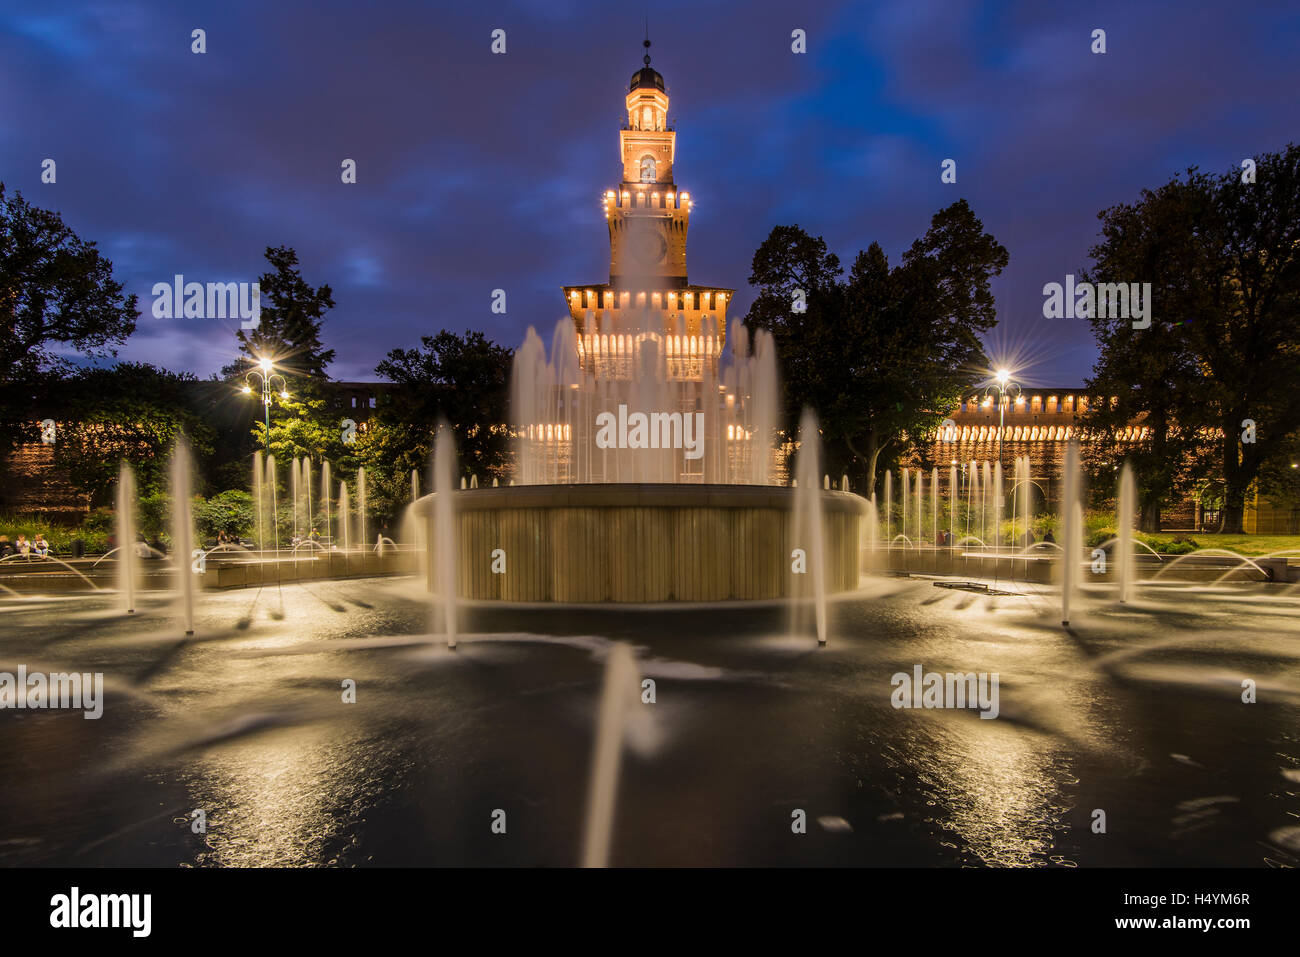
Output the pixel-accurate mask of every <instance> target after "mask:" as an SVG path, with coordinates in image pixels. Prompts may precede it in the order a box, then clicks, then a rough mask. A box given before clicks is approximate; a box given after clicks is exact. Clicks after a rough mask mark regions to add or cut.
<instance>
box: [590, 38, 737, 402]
mask: <svg viewBox="0 0 1300 957" xmlns="http://www.w3.org/2000/svg"><path fill="white" fill-rule="evenodd" d="M645 48H646V54H645V57H644V59H643V62H644V64H645V65H644V66H643V67H642V68H641V69H640V70H637V71H636V72H635V73H633V74H632V80H631V82H630V83H629V85H628V92H627V96H626V98H625V102H626V106H627V123H626V124H625V125H624V126H623V128H622V129H621V130H620V131H619V149H620V153H621V155H622V161H623V178H622V181H621V182H620V183H619V185H618V188H617V189H610V190H607V191H606V192H605V194H604V196H603V197H601V207H602V209H603V210H604V213H605V221H606V224H607V225H608V227H609V282H607V283H599V284H591V285H586V286H565V287H564V296H565V300H566V301H567V302H568V306H569V314H570V316H571V317H572V319H573V322H574V325H575V332H576V334H577V340H578V353H579V361H580V363H581V365H582V368H583V370H584V371H587V372H591V373H594V374H596V375H598V376H600V377H610V378H624V377H626V376H627V375H629V374H630V369H631V368H632V367H633V366H634V365H635V357H636V355H637V354H638V353H639V352H640V348H641V344H642V343H643V342H644V341H645V340H646V339H647V338H653V339H654V340H655V342H656V344H657V346H658V348H659V349H660V355H662V356H663V357H665V358H666V359H667V360H668V363H669V367H670V369H672V370H674V371H673V377H675V378H682V379H687V380H694V379H699V378H700V377H701V375H702V374H703V367H704V366H705V365H708V366H709V367H710V368H712V369H714V370H716V367H717V361H718V357H719V356H721V354H722V349H723V345H724V343H725V340H726V329H727V306H728V304H729V303H730V301H731V294H732V292H734V290H732V289H725V288H721V287H717V286H695V285H691V284H690V283H689V282H688V280H687V274H686V235H687V231H688V230H689V228H690V218H691V206H692V200H691V195H690V193H689V192H685V191H681V190H679V189H678V188H677V184H676V181H675V180H674V178H673V166H674V163H675V161H676V153H677V132H676V131H675V130H674V129H673V128H672V127H671V126H669V125H668V91H667V88H666V87H665V86H664V78H663V77H662V76H661V75H660V74H659V72H658V71H657V70H655V69H654V68H652V67H651V66H650V52H649V51H650V40H649V39H647V40H646V41H645Z"/></svg>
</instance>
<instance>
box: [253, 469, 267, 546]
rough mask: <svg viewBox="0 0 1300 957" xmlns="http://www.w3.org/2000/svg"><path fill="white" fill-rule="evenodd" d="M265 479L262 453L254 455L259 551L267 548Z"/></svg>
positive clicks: (254, 491) (254, 493)
mask: <svg viewBox="0 0 1300 957" xmlns="http://www.w3.org/2000/svg"><path fill="white" fill-rule="evenodd" d="M263 479H264V469H263V467H262V453H261V452H254V453H253V501H254V502H256V503H257V504H256V508H257V548H258V550H259V551H261V550H262V549H264V548H266V522H265V520H264V517H263V515H264V510H265V504H266V503H265V494H264V491H263V489H262V482H263Z"/></svg>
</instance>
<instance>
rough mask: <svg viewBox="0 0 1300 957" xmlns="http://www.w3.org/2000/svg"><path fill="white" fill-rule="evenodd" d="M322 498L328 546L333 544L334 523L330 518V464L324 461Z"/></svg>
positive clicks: (321, 469) (321, 482)
mask: <svg viewBox="0 0 1300 957" xmlns="http://www.w3.org/2000/svg"><path fill="white" fill-rule="evenodd" d="M320 497H321V509H322V511H324V513H325V542H326V544H327V545H332V544H333V523H332V522H331V517H330V464H329V462H325V461H322V462H321V464H320Z"/></svg>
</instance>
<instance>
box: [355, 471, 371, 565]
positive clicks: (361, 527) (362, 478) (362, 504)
mask: <svg viewBox="0 0 1300 957" xmlns="http://www.w3.org/2000/svg"><path fill="white" fill-rule="evenodd" d="M357 532H358V534H357V543H358V544H359V545H360V546H361V548H362V550H363V551H364V550H365V549H367V548H369V547H370V538H369V536H368V535H367V534H366V468H365V466H364V465H363V466H362V467H361V468H359V469H357Z"/></svg>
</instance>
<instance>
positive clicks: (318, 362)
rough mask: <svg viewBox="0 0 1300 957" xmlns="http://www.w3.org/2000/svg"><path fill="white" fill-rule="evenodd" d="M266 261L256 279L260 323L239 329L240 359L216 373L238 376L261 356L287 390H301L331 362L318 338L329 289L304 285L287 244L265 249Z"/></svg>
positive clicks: (331, 355) (329, 352)
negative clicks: (268, 268) (266, 266)
mask: <svg viewBox="0 0 1300 957" xmlns="http://www.w3.org/2000/svg"><path fill="white" fill-rule="evenodd" d="M266 260H267V262H269V263H270V264H271V266H272V267H273V268H272V271H270V272H266V273H263V274H262V277H261V279H259V280H258V291H259V295H260V302H261V318H260V321H259V323H258V326H257V328H256V329H251V330H244V329H240V330H239V333H238V335H239V347H240V351H241V352H242V353H243V357H242V358H240V359H238V360H236V361H235V362H233V363H231V364H230V365H228V366H226V367H225V368H224V369H222V374H223V375H225V376H226V377H227V378H235V377H238V376H242V375H244V374H245V373H246V372H248V371H249V370H251V369H253V368H255V367H256V365H257V363H258V361H259V360H260V359H262V358H263V357H267V358H270V359H272V360H274V362H275V366H276V371H277V372H280V373H281V374H282V375H284V376H285V378H286V379H289V380H290V381H291V391H301V390H303V389H304V388H309V387H310V384H311V383H313V382H315V383H319V382H323V381H324V380H325V378H326V369H327V367H328V366H329V364H330V363H331V362H333V361H334V350H333V349H326V348H325V347H324V345H323V344H322V342H321V337H320V331H321V323H322V322H323V321H324V317H325V313H326V312H327V311H328V310H330V309H332V308H334V295H333V290H331V289H330V287H329V286H328V285H323V286H319V287H317V288H315V289H313V288H312V287H311V286H310V285H308V284H307V282H306V281H305V280H304V279H303V278H302V273H301V272H300V271H299V269H298V254H297V253H296V252H295V251H294V250H293V249H292V248H291V247H289V246H274V247H272V246H268V247H267V248H266Z"/></svg>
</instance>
